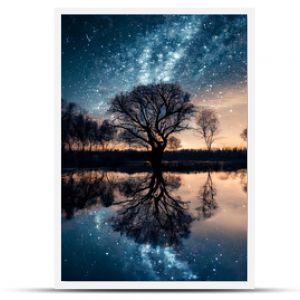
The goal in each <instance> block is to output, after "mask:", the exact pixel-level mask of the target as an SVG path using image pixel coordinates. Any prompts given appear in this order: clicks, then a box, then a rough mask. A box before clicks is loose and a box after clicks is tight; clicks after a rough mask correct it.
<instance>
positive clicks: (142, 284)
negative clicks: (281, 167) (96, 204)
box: [55, 8, 254, 290]
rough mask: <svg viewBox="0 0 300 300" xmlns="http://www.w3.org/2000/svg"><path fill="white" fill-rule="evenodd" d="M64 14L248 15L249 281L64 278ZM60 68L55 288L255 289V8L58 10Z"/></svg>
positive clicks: (57, 114)
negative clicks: (75, 279) (62, 270)
mask: <svg viewBox="0 0 300 300" xmlns="http://www.w3.org/2000/svg"><path fill="white" fill-rule="evenodd" d="M64 14H245V15H247V19H248V23H247V24H248V26H247V28H248V157H247V162H248V231H247V234H248V240H247V241H248V242H247V248H248V249H247V253H248V256H247V267H248V268H247V272H248V274H247V281H242V282H240V281H80V282H79V281H74V282H71V281H62V280H61V181H60V180H61V153H60V151H61V141H60V134H61V127H60V109H61V107H60V102H61V16H62V15H64ZM55 19H56V36H55V39H56V43H55V45H56V46H55V57H56V66H55V67H56V72H55V74H56V75H55V76H56V77H55V82H56V86H55V92H56V111H55V124H56V128H55V132H56V143H55V154H56V159H55V161H56V166H55V171H56V172H55V173H56V178H55V195H56V198H55V226H56V228H55V235H56V239H55V240H56V244H55V262H56V265H55V288H56V289H102V290H103V289H104V290H116V289H118V290H131V289H134V290H135V289H136V290H152V289H155V290H157V289H164V290H165V289H168V290H179V289H180V290H181V289H184V290H187V289H189V290H190V289H191V290H198V289H253V288H254V10H253V9H249V8H247V9H245V8H236V9H228V8H225V9H222V8H220V9H199V8H196V9H192V8H187V9H172V8H170V9H147V10H145V9H125V8H124V9H99V8H90V9H81V8H80V9H73V8H70V9H69V8H68V9H66V8H63V9H56V10H55Z"/></svg>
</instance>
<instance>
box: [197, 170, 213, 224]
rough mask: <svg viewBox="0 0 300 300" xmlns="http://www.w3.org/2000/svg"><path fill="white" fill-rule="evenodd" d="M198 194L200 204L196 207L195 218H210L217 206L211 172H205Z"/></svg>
mask: <svg viewBox="0 0 300 300" xmlns="http://www.w3.org/2000/svg"><path fill="white" fill-rule="evenodd" d="M199 195H200V201H201V204H200V206H198V207H197V208H196V210H197V213H198V217H197V219H198V220H200V219H202V218H205V219H206V218H210V217H211V216H212V215H213V214H214V212H215V210H216V209H217V207H218V205H217V201H216V195H217V190H216V188H215V185H214V184H213V181H212V178H211V172H208V173H207V179H206V181H205V183H204V185H203V186H202V188H201V190H200V193H199Z"/></svg>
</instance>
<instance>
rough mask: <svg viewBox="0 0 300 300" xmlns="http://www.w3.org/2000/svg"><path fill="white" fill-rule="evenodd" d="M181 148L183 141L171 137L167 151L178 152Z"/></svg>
mask: <svg viewBox="0 0 300 300" xmlns="http://www.w3.org/2000/svg"><path fill="white" fill-rule="evenodd" d="M180 147H181V140H180V139H178V138H176V137H175V136H171V137H170V138H169V143H168V147H167V149H170V150H176V149H179V148H180Z"/></svg>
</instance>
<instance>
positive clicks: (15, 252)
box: [0, 0, 300, 299]
mask: <svg viewBox="0 0 300 300" xmlns="http://www.w3.org/2000/svg"><path fill="white" fill-rule="evenodd" d="M155 2H157V3H155ZM175 5H176V7H180V6H181V7H202V8H203V7H204V8H205V7H212V8H213V7H216V8H220V7H221V8H224V7H230V8H233V7H254V8H255V21H256V24H255V130H256V137H255V144H256V145H255V185H256V188H255V198H256V200H255V214H256V215H255V230H256V232H255V239H256V240H255V261H256V262H255V285H256V287H257V288H258V290H257V291H255V292H243V293H244V294H243V295H241V293H242V292H238V293H237V292H233V293H231V292H226V293H224V294H222V295H220V292H219V293H212V292H210V293H208V292H205V294H201V295H198V294H197V293H189V294H188V295H184V294H183V293H181V292H177V293H173V294H165V293H164V294H162V293H157V294H155V295H154V297H159V298H163V297H173V298H174V299H180V298H182V297H189V298H193V299H196V298H199V297H201V296H203V297H206V298H209V299H214V298H216V297H222V299H238V298H240V297H241V296H242V297H245V298H252V297H265V298H267V299H269V298H270V299H281V298H283V297H284V298H288V299H293V298H298V299H299V294H300V293H299V292H298V291H297V289H298V288H299V287H300V275H299V271H300V241H299V239H300V234H299V230H300V195H299V188H300V176H299V174H300V163H299V157H298V155H299V153H300V151H299V146H300V142H299V137H300V135H299V130H298V129H299V128H300V104H299V103H300V96H299V90H300V74H299V73H300V33H299V31H300V7H299V5H300V3H299V1H298V0H294V1H293V0H285V1H278V0H273V1H266V0H265V1H264V0H257V1H255V0H253V1H250V0H231V1H225V0H219V1H214V0H207V1H204V0H203V1H201V0H198V1H197V0H194V1H192V0H186V1H179V0H169V1H168V0H165V1H162V0H161V1H149V3H147V1H143V2H142V1H138V0H136V1H126V3H125V1H124V0H123V1H122V0H119V1H113V0H110V1H100V0H99V1H97V0H77V1H76V0H74V1H72V0H69V1H68V0H60V1H59V0H52V1H45V0H44V1H41V0H27V1H22V0H19V1H16V0H9V1H8V0H7V1H2V2H1V4H0V6H1V9H0V14H1V15H0V31H1V34H0V76H1V78H0V82H1V87H0V94H1V95H0V137H1V146H0V176H1V178H0V195H1V196H0V204H1V205H0V222H1V224H0V229H1V236H0V237H1V240H0V241H1V244H0V251H1V254H0V275H1V278H0V285H1V288H2V289H1V294H2V295H1V296H2V299H13V298H17V299H19V298H20V299H21V298H22V299H40V298H42V299H52V298H54V297H55V299H61V298H63V297H64V298H71V297H72V299H80V298H82V297H85V298H89V299H90V298H96V297H97V298H99V297H113V298H114V299H120V298H122V299H124V298H130V299H138V298H140V297H143V298H144V299H151V298H152V297H153V294H145V295H141V294H139V293H134V294H131V293H125V294H120V293H119V294H109V295H107V294H104V293H100V294H99V293H97V292H93V293H91V292H90V293H87V294H84V295H83V293H82V292H81V293H74V292H73V293H69V292H59V291H57V292H55V291H52V290H51V288H52V287H53V284H54V140H55V136H54V86H55V84H54V57H55V56H54V8H55V7H73V8H74V7H100V6H106V7H135V8H136V7H150V6H152V7H175Z"/></svg>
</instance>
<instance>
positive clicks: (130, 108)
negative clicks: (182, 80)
mask: <svg viewBox="0 0 300 300" xmlns="http://www.w3.org/2000/svg"><path fill="white" fill-rule="evenodd" d="M109 111H110V112H111V113H112V114H113V119H114V124H115V126H116V127H117V128H119V130H121V131H122V132H123V134H122V138H123V139H124V140H125V141H126V142H128V143H130V144H138V145H141V146H144V147H147V148H150V149H151V155H150V162H151V164H152V166H153V167H154V168H156V167H158V168H159V167H160V166H161V162H162V155H163V152H164V150H165V149H166V147H167V144H168V140H169V137H170V136H171V135H172V134H174V133H176V132H180V131H182V130H185V129H187V128H189V126H188V122H189V120H190V117H191V116H192V115H193V113H194V111H195V109H194V105H193V104H192V103H191V101H190V96H189V94H188V93H186V92H184V91H182V89H181V87H180V86H179V85H178V84H169V83H161V84H150V85H141V86H138V87H136V88H134V89H133V90H132V91H131V92H128V93H121V94H119V95H117V96H116V97H115V98H114V99H112V101H111V105H110V109H109Z"/></svg>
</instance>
